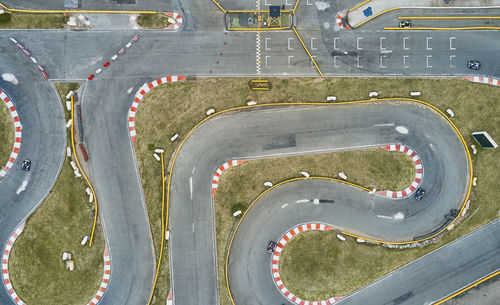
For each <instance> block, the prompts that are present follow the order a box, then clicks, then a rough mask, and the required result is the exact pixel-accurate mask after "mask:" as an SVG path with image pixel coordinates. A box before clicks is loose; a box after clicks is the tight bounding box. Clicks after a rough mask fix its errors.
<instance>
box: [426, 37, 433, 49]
mask: <svg viewBox="0 0 500 305" xmlns="http://www.w3.org/2000/svg"><path fill="white" fill-rule="evenodd" d="M430 40H432V37H427V39H426V42H427V50H428V51H430V50H432V47H429V41H430Z"/></svg>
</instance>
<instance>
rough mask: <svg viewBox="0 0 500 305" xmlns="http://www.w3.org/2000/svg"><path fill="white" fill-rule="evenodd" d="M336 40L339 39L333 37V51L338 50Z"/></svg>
mask: <svg viewBox="0 0 500 305" xmlns="http://www.w3.org/2000/svg"><path fill="white" fill-rule="evenodd" d="M338 39H339V38H338V37H334V38H333V49H334V50H338V49H339V48H337V40H338Z"/></svg>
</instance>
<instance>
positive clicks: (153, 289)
mask: <svg viewBox="0 0 500 305" xmlns="http://www.w3.org/2000/svg"><path fill="white" fill-rule="evenodd" d="M160 156H161V186H162V193H161V248H160V258H159V259H158V266H156V274H155V280H154V282H153V288H152V289H151V294H150V295H149V300H148V305H149V304H151V300H152V299H153V294H154V291H155V287H156V282H157V280H158V274H160V267H161V259H162V257H163V243H164V241H165V230H166V228H167V226H168V202H167V216H166V218H167V219H166V220H165V165H164V158H163V153H160Z"/></svg>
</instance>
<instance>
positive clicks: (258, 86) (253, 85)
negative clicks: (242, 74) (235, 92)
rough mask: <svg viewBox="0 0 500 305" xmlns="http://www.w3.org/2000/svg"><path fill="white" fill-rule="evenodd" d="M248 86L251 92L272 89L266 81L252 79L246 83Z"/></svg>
mask: <svg viewBox="0 0 500 305" xmlns="http://www.w3.org/2000/svg"><path fill="white" fill-rule="evenodd" d="M248 86H249V87H250V89H252V90H260V91H268V90H271V88H272V87H273V86H272V84H271V82H270V81H269V80H267V79H252V80H251V81H249V82H248Z"/></svg>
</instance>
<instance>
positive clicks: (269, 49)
mask: <svg viewBox="0 0 500 305" xmlns="http://www.w3.org/2000/svg"><path fill="white" fill-rule="evenodd" d="M268 39H269V40H271V38H269V37H266V38H264V48H265V49H266V51H271V48H268V47H267V40H268Z"/></svg>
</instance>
